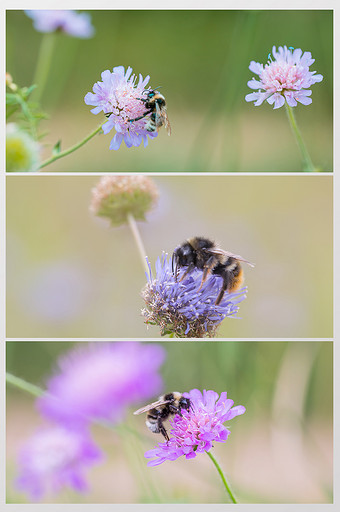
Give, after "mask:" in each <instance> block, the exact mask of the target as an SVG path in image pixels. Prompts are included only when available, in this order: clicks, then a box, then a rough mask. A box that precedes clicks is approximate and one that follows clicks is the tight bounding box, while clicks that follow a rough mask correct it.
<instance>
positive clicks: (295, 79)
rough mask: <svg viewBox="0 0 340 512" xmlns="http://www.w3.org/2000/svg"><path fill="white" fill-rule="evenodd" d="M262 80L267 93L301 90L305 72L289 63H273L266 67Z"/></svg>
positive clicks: (261, 76)
mask: <svg viewBox="0 0 340 512" xmlns="http://www.w3.org/2000/svg"><path fill="white" fill-rule="evenodd" d="M260 78H261V80H262V83H263V86H264V88H265V89H266V90H267V91H270V92H279V91H283V90H296V89H299V88H300V83H301V80H302V79H303V70H302V69H301V67H299V66H296V65H292V64H288V63H287V62H271V63H270V64H266V65H265V67H264V69H263V71H262V73H261V75H260Z"/></svg>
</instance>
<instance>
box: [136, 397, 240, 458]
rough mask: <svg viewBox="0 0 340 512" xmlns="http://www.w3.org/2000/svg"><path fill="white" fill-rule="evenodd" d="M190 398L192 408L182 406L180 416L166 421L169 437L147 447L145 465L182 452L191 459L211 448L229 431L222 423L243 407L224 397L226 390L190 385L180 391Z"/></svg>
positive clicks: (176, 456)
mask: <svg viewBox="0 0 340 512" xmlns="http://www.w3.org/2000/svg"><path fill="white" fill-rule="evenodd" d="M183 394H184V396H185V397H187V398H190V401H191V404H192V409H191V410H189V411H186V410H184V409H183V410H182V416H180V415H178V414H176V416H175V417H174V419H173V420H170V424H171V426H172V427H173V428H172V429H171V431H170V433H171V434H172V437H171V438H170V440H169V441H167V442H164V443H159V444H158V446H157V447H156V448H154V449H153V450H149V451H147V452H146V453H145V454H144V456H145V457H146V458H147V459H152V458H154V457H156V458H154V460H151V461H149V462H148V466H158V465H159V464H162V462H165V461H166V460H176V459H178V458H179V457H181V456H182V455H184V456H185V458H186V459H193V458H194V457H196V455H197V454H198V453H202V452H208V451H210V450H211V448H212V446H213V442H214V441H218V442H221V443H225V442H226V440H227V439H228V436H229V434H230V430H228V429H227V428H226V427H225V426H224V425H223V423H224V422H225V421H229V420H232V419H233V418H234V417H235V416H239V415H240V414H244V412H245V410H246V409H245V407H243V405H237V406H236V407H233V405H234V402H233V400H230V398H229V399H228V398H227V393H226V392H223V393H221V396H220V397H218V393H216V392H215V391H206V390H204V391H203V395H202V393H201V392H200V391H199V390H198V389H192V390H191V391H189V393H183Z"/></svg>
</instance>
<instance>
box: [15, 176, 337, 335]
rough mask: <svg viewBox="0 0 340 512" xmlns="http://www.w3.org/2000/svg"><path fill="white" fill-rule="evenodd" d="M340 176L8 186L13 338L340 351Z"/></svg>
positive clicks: (54, 181)
mask: <svg viewBox="0 0 340 512" xmlns="http://www.w3.org/2000/svg"><path fill="white" fill-rule="evenodd" d="M332 194H333V191H332V177H331V176H316V175H315V176H309V177H308V178H306V177H305V176H288V175H285V176H233V175H232V176H230V175H229V176H220V175H217V176H209V175H206V176H196V177H195V178H194V179H193V177H191V176H177V175H173V176H155V177H150V176H143V175H139V176H136V175H129V176H128V175H120V176H108V175H104V176H102V177H96V176H68V175H66V176H35V177H28V176H15V175H11V176H7V337H9V338H34V339H35V338H42V339H45V338H56V339H59V338H70V337H71V338H109V339H112V338H118V339H120V338H149V337H151V338H159V337H161V336H165V337H169V336H170V337H178V338H204V337H206V338H213V337H219V338H260V339H262V338H268V339H272V338H283V339H287V338H290V337H292V338H319V339H320V338H322V339H324V338H331V337H332V336H333V312H332V311H333V254H332V250H333V227H332V225H333V223H332V208H333V207H332Z"/></svg>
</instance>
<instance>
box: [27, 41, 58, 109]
mask: <svg viewBox="0 0 340 512" xmlns="http://www.w3.org/2000/svg"><path fill="white" fill-rule="evenodd" d="M55 42H56V34H55V33H54V32H50V33H48V34H44V36H43V37H42V40H41V44H40V50H39V55H38V61H37V66H36V68H35V73H34V80H33V83H34V84H36V85H37V86H38V87H37V88H36V89H35V90H34V91H33V94H32V96H33V98H34V99H35V101H36V102H37V103H39V102H40V100H41V98H42V95H43V92H44V89H45V85H46V82H47V77H48V73H49V71H50V67H51V62H52V53H53V49H54V46H55Z"/></svg>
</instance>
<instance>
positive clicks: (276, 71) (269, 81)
mask: <svg viewBox="0 0 340 512" xmlns="http://www.w3.org/2000/svg"><path fill="white" fill-rule="evenodd" d="M272 52H273V57H274V59H275V60H272V59H271V56H270V54H269V60H268V62H267V64H265V66H263V64H260V63H259V62H255V61H251V63H250V66H249V69H250V71H252V72H253V73H255V74H256V75H259V80H255V78H253V79H252V80H250V81H249V82H248V87H250V88H251V89H257V91H258V92H252V93H250V94H247V96H246V98H245V99H246V101H254V102H255V103H254V105H255V106H258V105H261V104H262V103H263V102H264V101H265V100H267V102H268V103H269V104H270V105H273V104H274V108H280V107H282V106H283V105H284V103H285V101H286V102H287V104H288V105H289V106H290V107H296V105H297V102H298V101H299V102H300V103H302V104H303V105H310V104H311V103H312V99H311V98H310V97H309V96H310V95H311V94H312V91H311V90H310V89H309V87H310V86H311V85H313V84H315V83H316V82H321V80H322V79H323V76H322V75H315V73H316V71H309V66H311V65H312V64H313V62H314V61H315V59H312V54H311V53H310V52H304V53H302V50H301V49H300V48H296V49H295V50H294V48H292V47H290V48H287V46H284V47H282V46H279V49H278V51H276V47H275V46H273V50H272Z"/></svg>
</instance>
